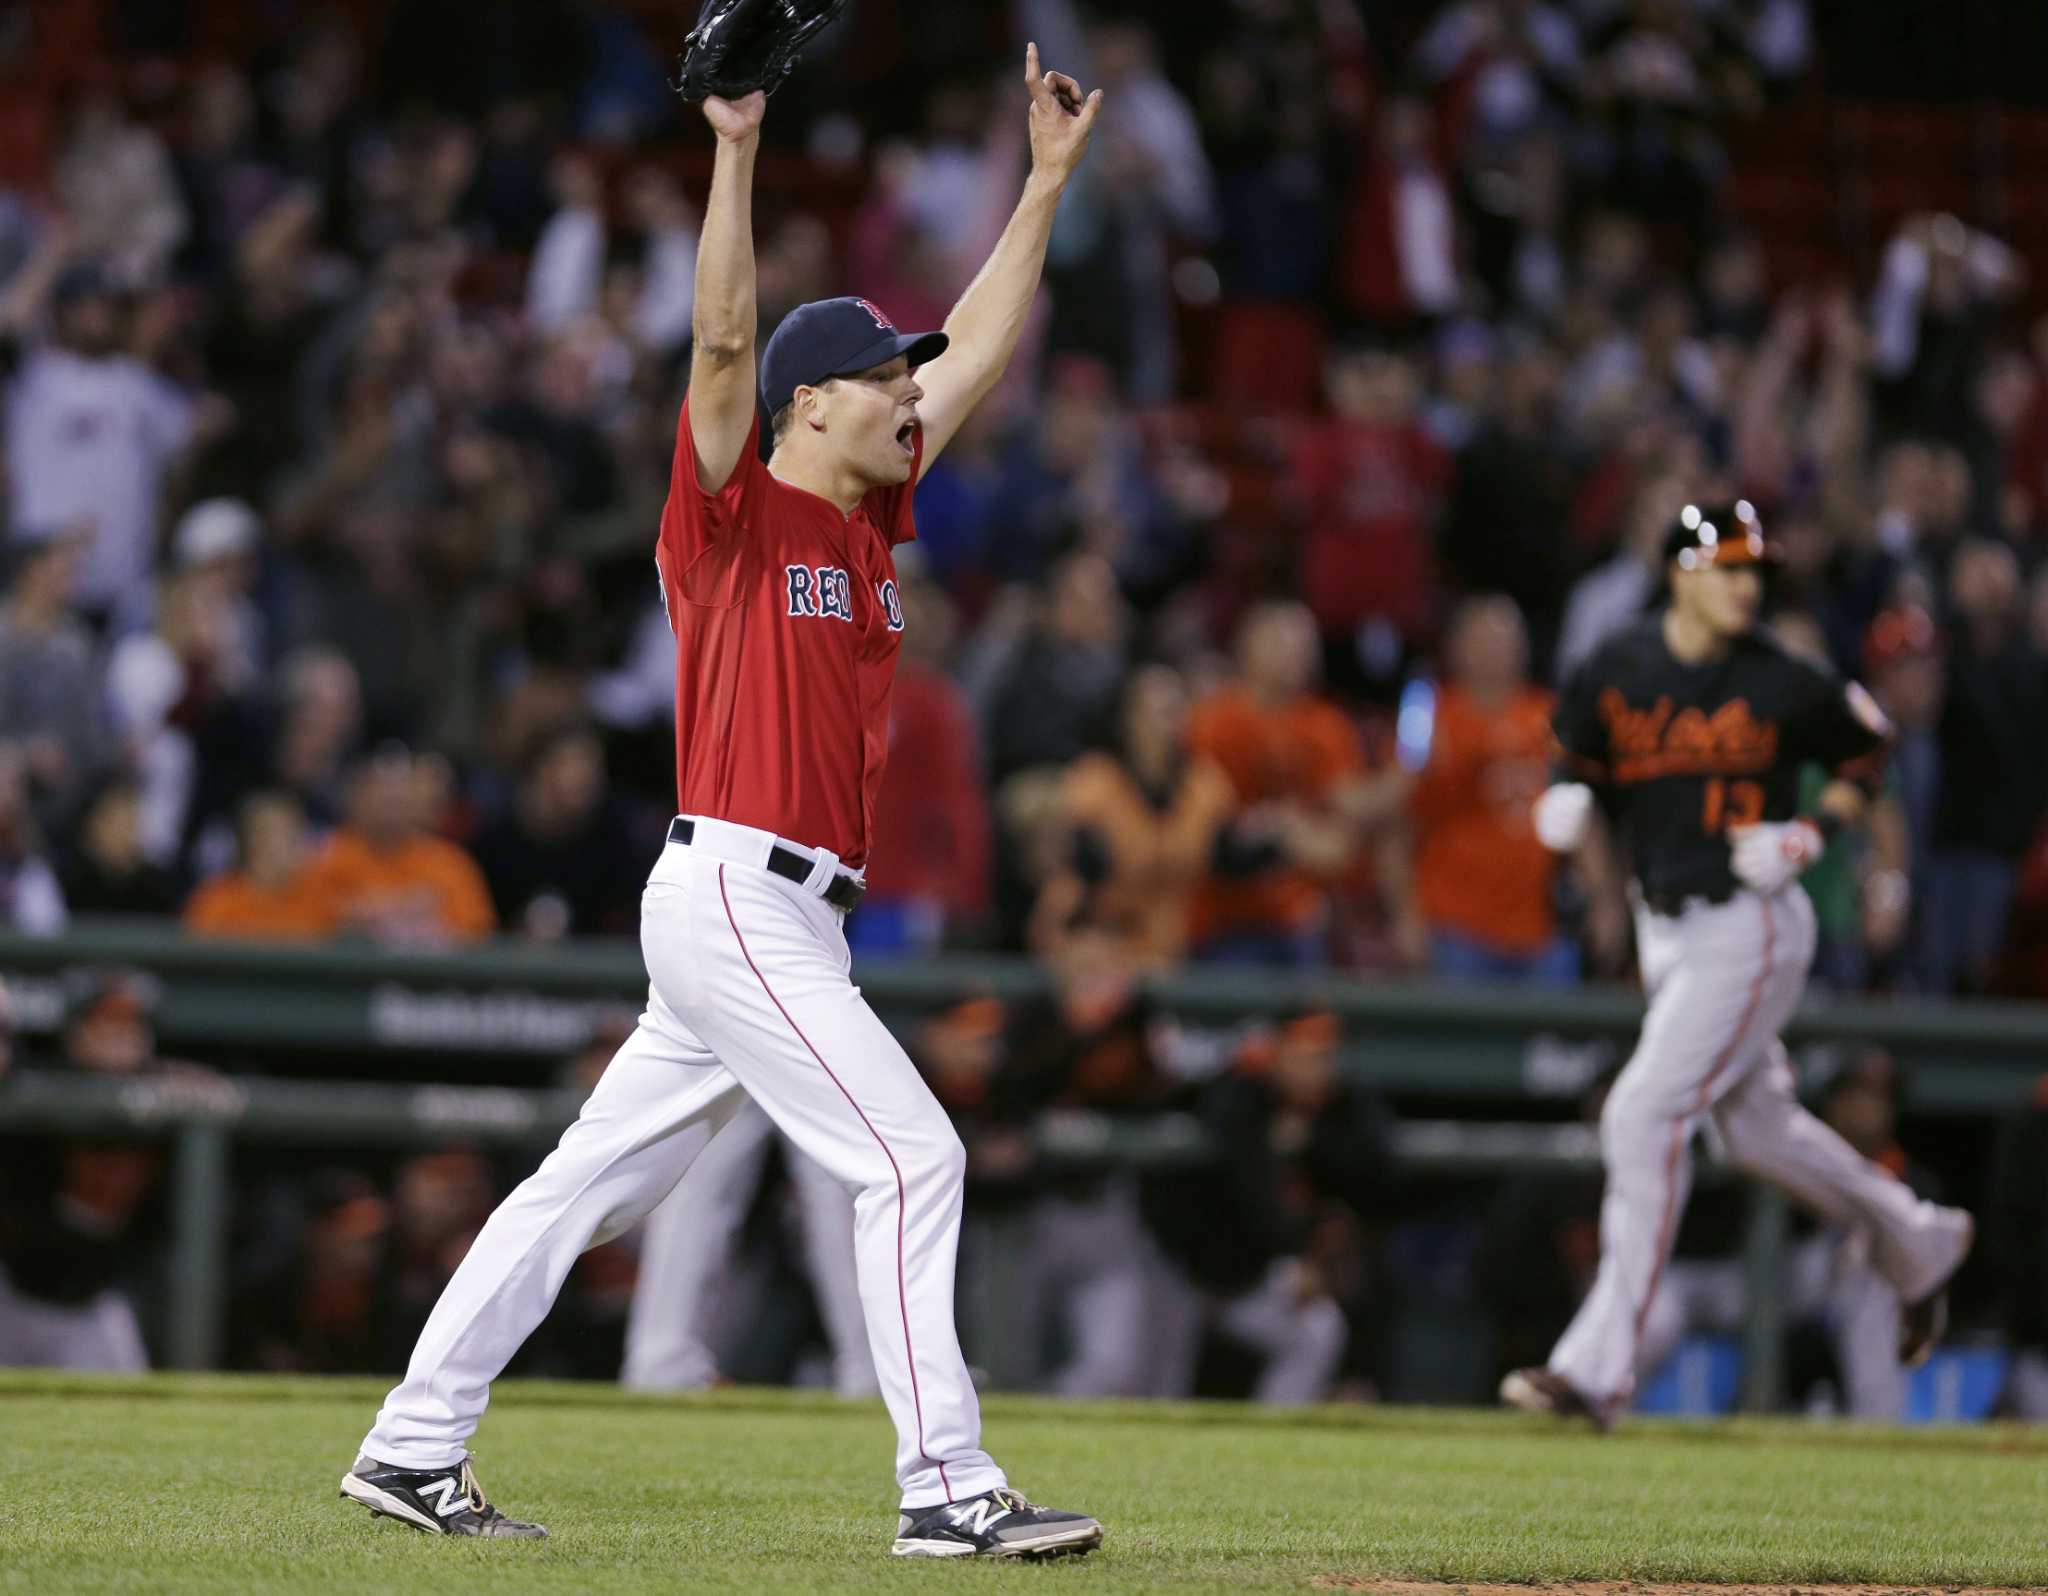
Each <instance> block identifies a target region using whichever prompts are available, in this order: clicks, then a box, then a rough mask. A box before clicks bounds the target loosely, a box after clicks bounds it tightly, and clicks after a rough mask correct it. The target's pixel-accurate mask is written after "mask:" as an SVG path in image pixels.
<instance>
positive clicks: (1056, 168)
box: [917, 44, 1102, 471]
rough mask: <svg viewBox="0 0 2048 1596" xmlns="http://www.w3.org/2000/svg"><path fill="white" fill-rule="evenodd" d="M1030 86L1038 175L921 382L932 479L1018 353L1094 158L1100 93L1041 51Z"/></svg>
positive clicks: (1028, 75) (1030, 53) (1029, 61)
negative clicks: (1071, 204) (1080, 170)
mask: <svg viewBox="0 0 2048 1596" xmlns="http://www.w3.org/2000/svg"><path fill="white" fill-rule="evenodd" d="M1024 86H1025V88H1026V89H1028V90H1029V91H1030V94H1031V111H1030V127H1031V174H1030V176H1028V177H1027V178H1026V179H1025V180H1024V197H1023V198H1022V199H1020V200H1019V201H1018V202H1017V209H1016V210H1015V212H1014V213H1012V215H1011V217H1010V225H1009V226H1008V227H1006V228H1004V229H1003V236H1002V237H1001V238H999V239H998V240H997V241H996V247H995V250H994V252H993V253H992V254H991V255H990V256H989V258H988V261H987V263H986V264H985V265H983V267H982V268H981V270H980V272H979V273H977V274H976V276H975V279H974V281H973V282H972V283H970V284H969V285H968V288H967V292H966V293H964V294H962V295H961V296H960V303H959V304H957V305H955V306H954V307H953V314H952V315H950V316H948V317H947V318H946V334H947V336H948V337H949V338H951V339H952V344H951V346H950V347H949V348H948V349H947V350H946V352H945V354H944V355H942V356H940V357H939V358H938V359H937V360H935V361H933V362H932V363H931V364H930V365H929V366H926V367H925V368H923V369H922V370H921V371H919V372H918V374H917V380H918V383H919V385H920V386H921V387H922V388H923V389H924V399H923V401H922V402H921V403H920V404H919V405H918V407H917V410H918V415H919V417H920V419H921V420H922V421H923V423H924V467H923V469H924V470H926V471H929V470H930V469H931V468H932V462H933V461H934V460H936V459H937V458H938V457H939V454H940V452H941V451H942V450H944V448H945V447H946V445H947V444H948V443H950V442H951V441H952V439H953V434H954V433H956V432H958V431H959V430H960V428H961V425H962V424H963V423H964V422H965V421H966V420H967V418H968V417H969V416H970V415H972V414H973V413H974V407H975V406H976V405H978V404H980V403H981V401H982V400H983V399H984V398H986V397H987V395H988V391H989V389H991V388H993V387H994V386H995V385H996V383H997V381H998V380H999V379H1000V378H1001V377H1002V375H1003V370H1004V368H1005V367H1006V366H1008V365H1009V363H1010V356H1011V355H1012V354H1014V353H1015V352H1016V348H1017V339H1018V337H1019V335H1020V334H1022V332H1023V331H1024V319H1025V317H1026V316H1028V315H1029V314H1030V312H1031V301H1032V300H1033V298H1035V297H1036V296H1037V293H1038V279H1039V274H1040V273H1041V272H1042V271H1043V270H1044V267H1045V246H1046V242H1047V240H1049V239H1050V238H1051V237H1052V218H1053V212H1054V211H1056V210H1058V208H1059V203H1060V194H1061V192H1062V191H1063V190H1064V189H1065V188H1066V186H1067V179H1068V178H1070V177H1072V176H1073V175H1074V170H1075V168H1076V167H1078V166H1079V165H1080V164H1081V157H1082V156H1083V155H1084V154H1086V153H1087V150H1088V135H1089V134H1090V133H1091V132H1093V131H1094V128H1095V117H1096V114H1097V112H1099V111H1100V110H1101V109H1102V91H1101V90H1100V89H1097V90H1096V91H1095V92H1094V93H1093V94H1091V95H1089V96H1088V98H1087V100H1086V102H1085V103H1084V102H1083V101H1082V98H1081V86H1080V85H1079V84H1078V83H1076V82H1075V81H1074V80H1073V79H1072V78H1070V77H1067V76H1065V75H1064V74H1062V73H1059V72H1048V73H1044V74H1041V73H1040V72H1039V70H1038V46H1037V45H1035V44H1033V45H1029V46H1027V47H1026V49H1025V52H1024Z"/></svg>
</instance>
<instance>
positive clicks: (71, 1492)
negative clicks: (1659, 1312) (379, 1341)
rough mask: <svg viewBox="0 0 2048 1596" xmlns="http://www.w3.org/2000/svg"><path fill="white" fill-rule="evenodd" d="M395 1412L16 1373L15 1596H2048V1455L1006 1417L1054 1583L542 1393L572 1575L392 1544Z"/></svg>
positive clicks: (5, 1506) (841, 1442)
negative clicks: (961, 1558) (918, 1557)
mask: <svg viewBox="0 0 2048 1596" xmlns="http://www.w3.org/2000/svg"><path fill="white" fill-rule="evenodd" d="M381 1394H382V1390H381V1386H380V1385H378V1384H375V1383H372V1382H368V1381H361V1380H333V1381H326V1380H271V1379H243V1378H227V1377H221V1378H181V1377H173V1376H161V1377H154V1378H149V1379H137V1380H101V1379H86V1378H79V1377H49V1376H37V1375H27V1374H4V1373H0V1591H7V1592H17V1591H19V1592H35V1593H37V1596H57V1593H68V1592H73V1591H123V1592H143V1591H147V1592H152V1593H155V1592H202V1591H203V1592H209V1593H214V1592H244V1591H257V1592H281V1591H313V1592H319V1593H321V1596H346V1593H353V1592H377V1593H379V1596H458V1593H467V1592H479V1593H484V1592H488V1593H490V1596H517V1593H523V1592H528V1591H548V1592H565V1593H568V1592H575V1593H583V1592H619V1593H626V1592H634V1593H638V1592H655V1591H659V1592H677V1591H699V1590H702V1591H710V1590H721V1591H731V1590H792V1591H804V1592H807V1593H828V1592H840V1591H845V1592H871V1591H889V1592H902V1591H931V1590H937V1589H945V1590H948V1591H952V1590H955V1589H963V1588H964V1589H969V1590H974V1591H984V1590H985V1591H990V1592H998V1591H1012V1590H1032V1591H1042V1590H1047V1589H1056V1590H1058V1591H1060V1592H1080V1591H1085V1592H1088V1593H1090V1596H1122V1593H1125V1592H1134V1591H1159V1590H1173V1591H1190V1592H1194V1591H1218V1592H1223V1591H1228V1592H1233V1593H1242V1592H1253V1591H1282V1590H1290V1591H1303V1590H1317V1589H1321V1590H1329V1589H1357V1588H1367V1589H1369V1588H1371V1587H1372V1586H1373V1585H1374V1584H1376V1583H1377V1582H1380V1581H1383V1580H1408V1579H1412V1580H1428V1581H1445V1582H1453V1583H1457V1582H1479V1581H1487V1582H1534V1581H1562V1580H1580V1579H1588V1580H1628V1581H1641V1582H1650V1583H1669V1584H1678V1585H1693V1584H1709V1583H1714V1584H1721V1583H1746V1582H1747V1583H1760V1584H1796V1585H1800V1586H1805V1587H1811V1586H1814V1585H1820V1584H1831V1583H1857V1584H1866V1585H1888V1586H1907V1587H1957V1586H2000V1587H2026V1586H2048V1435H2041V1436H2036V1435H2033V1434H2030V1433H2028V1432H2026V1431H2022V1430H2014V1429H2003V1428H1994V1429H1980V1430H1970V1431H1941V1432H1917V1433H1898V1432H1885V1433H1879V1432H1869V1431H1858V1430H1852V1429H1848V1428H1820V1427H1814V1426H1808V1425H1800V1424H1763V1423H1747V1422H1743V1423H1732V1424H1720V1425H1711V1426H1698V1425H1695V1426H1676V1425H1642V1426H1639V1427H1636V1428H1632V1429H1630V1430H1627V1431H1625V1432H1624V1433H1622V1434H1620V1435H1617V1436H1614V1437H1612V1438H1610V1439H1606V1440H1602V1439H1598V1438H1596V1437H1594V1436H1592V1435H1590V1434H1586V1433H1582V1432H1580V1431H1577V1430H1565V1429H1560V1428H1555V1427H1552V1426H1549V1425H1546V1424H1544V1423H1541V1422H1537V1421H1533V1420H1524V1419H1522V1418H1520V1417H1518V1416H1508V1415H1501V1414H1490V1413H1463V1412H1444V1411H1436V1410H1421V1409H1412V1408H1411V1409H1324V1410H1319V1411H1316V1412H1311V1413H1306V1414H1298V1415H1274V1414H1270V1413H1262V1412H1258V1411H1255V1410H1251V1409H1246V1408H1239V1407H1234V1406H1223V1405H1193V1406H1172V1407H1167V1406H1125V1405H1113V1406H1112V1405H1093V1404H1057V1403H1049V1402H1039V1401H1029V1400H1024V1399H1015V1398H998V1399H994V1400H991V1401H990V1402H989V1403H988V1405H987V1432H988V1439H989V1444H990V1446H991V1449H992V1450H993V1451H994V1452H995V1453H996V1455H997V1457H998V1458H1000V1459H1001V1460H1002V1461H1003V1462H1004V1465H1005V1466H1006V1467H1007V1468H1008V1469H1009V1471H1010V1473H1011V1476H1012V1478H1013V1479H1014V1480H1015V1481H1016V1483H1017V1484H1018V1485H1019V1486H1020V1487H1022V1488H1023V1489H1025V1490H1027V1491H1029V1492H1031V1493H1032V1494H1034V1495H1035V1496H1037V1497H1038V1498H1039V1499H1040V1500H1043V1501H1046V1502H1049V1503H1051V1504H1053V1505H1056V1506H1067V1507H1076V1508H1081V1509H1083V1510H1085V1511H1088V1512H1091V1513H1094V1514H1096V1515H1097V1516H1098V1517H1100V1518H1101V1519H1102V1520H1103V1521H1104V1523H1105V1524H1106V1525H1107V1526H1108V1529H1109V1538H1108V1541H1107V1543H1106V1544H1105V1546H1104V1548H1103V1549H1102V1550H1101V1551H1100V1552H1098V1553H1096V1554H1095V1555H1094V1556H1093V1557H1090V1558H1087V1559H1075V1560H1068V1561H1065V1562H1059V1563H1052V1564H1047V1565H1043V1566H1029V1565H1009V1566H999V1565H991V1564H977V1565H974V1566H971V1567H963V1566H961V1565H959V1564H954V1563H943V1564H940V1563H908V1562H903V1561H899V1560H896V1559H892V1558H890V1557H889V1556H887V1555H886V1553H887V1543H888V1532H889V1531H890V1529H891V1528H892V1527H893V1524H894V1519H893V1516H892V1511H891V1510H892V1504H893V1494H892V1492H891V1489H890V1480H889V1473H888V1463H889V1454H890V1447H891V1437H890V1431H889V1428H888V1424H887V1422H886V1420H885V1419H884V1417H883V1414H882V1411H881V1408H880V1406H879V1405H875V1406H872V1407H870V1406H866V1405H858V1406H852V1405H846V1404H841V1403H838V1402H835V1401H833V1400H830V1399H826V1398H815V1397H805V1396H800V1395H785V1394H781V1393H768V1392H759V1393H755V1392H730V1393H724V1394H720V1395H715V1396H705V1397H690V1398H677V1399H666V1400H650V1399H647V1398H639V1397H628V1396H625V1395H622V1394H621V1393H618V1392H616V1391H612V1390H610V1389H606V1388H592V1387H578V1386H562V1385H538V1384H519V1383H510V1384H507V1385H506V1386H504V1387H503V1388H502V1389H501V1390H500V1391H499V1393H498V1396H497V1400H496V1401H495V1403H494V1404H493V1406H492V1409H491V1413H490V1416H489V1417H488V1419H487V1420H486V1421H485V1424H484V1428H483V1431H482V1433H481V1434H480V1435H479V1437H478V1442H479V1451H478V1458H479V1472H480V1473H481V1475H482V1477H483V1479H484V1482H485V1485H486V1486H487V1487H488V1488H489V1490H490V1492H491V1494H492V1495H493V1497H494V1498H496V1499H497V1500H499V1501H500V1502H502V1503H503V1504H504V1505H505V1506H507V1507H508V1508H510V1509H512V1510H514V1511H516V1512H519V1513H521V1514H525V1515H528V1516H532V1517H536V1518H539V1519H541V1520H542V1521H543V1522H545V1523H546V1524H547V1525H548V1527H549V1530H550V1531H551V1533H552V1539H550V1540H548V1541H547V1542H546V1543H544V1544H540V1545H534V1544H530V1543H503V1542H488V1543H479V1542H473V1541H465V1542H457V1541H445V1540H439V1539H433V1538H429V1537H427V1536H423V1535H419V1534H416V1533H414V1532H412V1531H410V1530H407V1529H404V1528H401V1527H400V1526H398V1525H395V1524H392V1523H390V1522H388V1521H384V1520H373V1519H371V1518H370V1516H369V1515H368V1514H366V1513H364V1512H363V1511H361V1510H360V1509H359V1508H356V1507H354V1506H352V1505H350V1504H347V1503H344V1502H343V1501H341V1500H340V1499H339V1498H338V1497H337V1496H336V1494H335V1483H336V1481H337V1480H338V1479H339V1477H340V1475H341V1473H342V1471H343V1469H344V1468H346V1467H347V1465H348V1463H349V1460H350V1457H351V1453H352V1448H353V1446H354V1444H355V1442H356V1440H357V1439H358V1438H359V1436H360V1434H361V1432H362V1430H363V1429H364V1427H365V1425H366V1424H367V1423H368V1420H369V1418H370V1416H371V1414H372V1412H373V1410H374V1409H375V1407H376V1403H377V1399H378V1398H379V1396H380V1395H381Z"/></svg>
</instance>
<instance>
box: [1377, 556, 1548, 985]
mask: <svg viewBox="0 0 2048 1596" xmlns="http://www.w3.org/2000/svg"><path fill="white" fill-rule="evenodd" d="M1444 652H1445V658H1446V664H1447V665H1448V667H1449V673H1448V674H1449V679H1448V680H1447V681H1445V682H1444V684H1443V685H1442V687H1441V688H1440V689H1439V690H1438V691H1437V694H1436V704H1435V712H1434V716H1433V718H1432V719H1431V720H1430V722H1429V727H1428V730H1427V732H1426V734H1425V733H1421V732H1419V730H1418V729H1416V728H1415V727H1414V726H1413V725H1412V724H1411V725H1410V726H1404V728H1403V733H1404V736H1403V742H1404V746H1407V745H1410V742H1411V739H1415V738H1419V737H1420V736H1422V735H1426V736H1427V739H1428V741H1427V752H1426V753H1422V751H1421V750H1420V749H1419V748H1417V749H1415V751H1414V752H1413V753H1410V754H1409V755H1408V757H1409V758H1411V759H1412V758H1414V757H1416V756H1417V755H1418V754H1419V755H1420V756H1421V760H1422V762H1421V764H1420V766H1419V768H1415V769H1414V772H1413V778H1412V785H1411V788H1410V793H1409V804H1408V810H1409V820H1410V825H1411V828H1412V831H1411V836H1412V851H1411V858H1412V861H1413V868H1412V872H1411V879H1410V881H1409V882H1403V881H1401V880H1400V879H1399V875H1398V873H1397V874H1396V877H1395V879H1394V880H1393V881H1391V882H1389V887H1390V890H1391V894H1392V896H1393V897H1394V898H1395V900H1396V902H1397V904H1398V905H1399V908H1398V909H1397V924H1398V925H1399V926H1401V928H1402V935H1401V940H1402V943H1403V948H1404V951H1405V952H1407V953H1408V954H1409V956H1410V957H1411V958H1412V959H1414V960H1415V962H1418V963H1419V962H1422V960H1423V959H1425V958H1426V959H1427V961H1428V963H1429V965H1430V967H1431V968H1432V969H1434V970H1435V971H1436V972H1437V973H1438V974H1440V975H1448V976H1454V977H1462V978H1466V979H1474V980H1478V979H1487V980H1514V981H1530V982H1536V983H1539V984H1541V985H1546V986H1567V985H1570V984H1571V983H1572V982H1574V981H1576V980H1577V979H1578V975H1579V953H1578V948H1577V946H1576V945H1575V944H1574V943H1573V942H1571V941H1570V940H1569V939H1567V938H1565V937H1561V936H1560V935H1559V934H1558V927H1557V912H1556V907H1555V904H1554V898H1553V895H1554V893H1555V889H1556V856H1555V855H1553V854H1552V853H1551V852H1550V851H1549V850H1548V849H1547V848H1545V847H1544V846H1543V844H1542V843H1541V842H1540V841H1538V840H1537V837H1536V828H1535V822H1534V821H1533V819H1532V818H1531V812H1532V807H1533V805H1534V804H1535V801H1536V795H1537V794H1538V793H1540V792H1541V791H1542V790H1543V788H1544V785H1545V783H1546V782H1547V780H1548V779H1549V772H1550V758H1551V750H1552V737H1551V731H1550V704H1551V699H1550V694H1549V693H1547V692H1545V691H1544V690H1543V689H1541V688H1539V687H1535V686H1532V685H1530V683H1529V681H1528V680H1527V676H1526V672H1527V669H1528V660H1529V640H1528V635H1527V633H1526V632H1525V630H1524V629H1523V625H1522V612H1521V611H1520V610H1519V609H1517V608H1516V607H1515V602H1514V600H1513V599H1509V598H1502V597H1499V596H1494V597H1488V598H1476V599H1471V600H1468V601H1467V602H1466V603H1465V604H1463V605H1462V606H1460V608H1459V609H1458V611H1457V613H1456V615H1455V616H1454V617H1453V619H1452V622H1451V627H1450V631H1449V635H1448V636H1447V638H1446V640H1445V647H1444ZM1410 886H1412V893H1411V892H1410V891H1408V890H1406V889H1407V888H1409V887H1410Z"/></svg>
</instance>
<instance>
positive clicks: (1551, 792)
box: [1536, 781, 1593, 853]
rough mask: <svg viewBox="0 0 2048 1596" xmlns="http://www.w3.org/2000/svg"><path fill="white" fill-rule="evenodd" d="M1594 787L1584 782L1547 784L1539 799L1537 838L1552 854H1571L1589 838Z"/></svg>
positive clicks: (1537, 806)
mask: <svg viewBox="0 0 2048 1596" xmlns="http://www.w3.org/2000/svg"><path fill="white" fill-rule="evenodd" d="M1592 818H1593V789H1592V788H1591V787H1588V786H1587V785H1586V784H1585V783H1584V782H1582V781H1561V782H1559V783H1558V784H1557V785H1556V786H1555V787H1546V788H1544V789H1543V792H1542V795H1541V796H1540V797H1538V798H1537V800H1536V837H1537V840H1538V841H1540V842H1541V843H1542V844H1543V846H1544V847H1546V848H1548V849H1549V850H1550V851H1551V852H1552V853H1571V852H1573V851H1575V850H1576V849H1577V848H1578V846H1579V844H1580V843H1582V842H1584V841H1585V840H1586V825H1587V823H1588V822H1589V821H1590V820H1591V819H1592Z"/></svg>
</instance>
